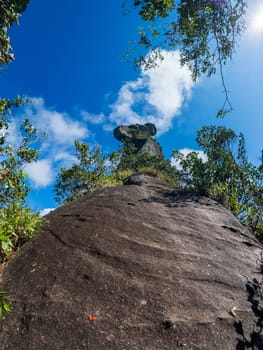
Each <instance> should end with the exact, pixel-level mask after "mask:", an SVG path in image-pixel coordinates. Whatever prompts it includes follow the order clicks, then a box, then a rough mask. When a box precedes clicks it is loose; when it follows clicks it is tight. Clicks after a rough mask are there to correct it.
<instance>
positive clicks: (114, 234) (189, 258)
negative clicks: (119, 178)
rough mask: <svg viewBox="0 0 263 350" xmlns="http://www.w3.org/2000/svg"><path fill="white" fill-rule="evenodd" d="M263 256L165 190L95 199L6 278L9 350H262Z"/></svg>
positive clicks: (234, 231) (220, 215) (51, 231)
mask: <svg viewBox="0 0 263 350" xmlns="http://www.w3.org/2000/svg"><path fill="white" fill-rule="evenodd" d="M138 184H139V186H138ZM261 249H262V247H261V245H260V244H259V243H258V241H257V240H256V239H255V238H253V236H252V235H251V233H250V232H248V231H247V229H246V228H245V227H243V226H242V225H241V224H240V223H239V221H238V220H237V219H236V218H235V217H234V216H233V215H232V214H231V213H230V212H229V211H227V210H226V209H225V208H223V207H222V206H221V205H219V204H218V203H216V202H215V201H213V200H211V199H208V198H205V197H194V196H191V195H188V194H186V193H181V192H178V191H176V190H174V189H173V188H171V187H170V186H169V185H168V184H166V183H165V182H163V181H161V180H158V179H155V178H150V177H148V176H143V175H140V176H139V175H137V176H135V177H133V178H130V181H127V185H124V186H120V187H111V188H110V187H109V188H103V189H99V190H96V191H94V192H93V193H90V194H87V195H85V196H83V197H82V198H80V199H79V200H76V201H73V202H71V203H70V204H68V205H65V206H63V207H61V208H59V209H57V210H55V211H53V212H52V213H50V214H49V215H48V216H46V218H45V223H44V225H43V227H42V229H41V230H40V232H39V233H38V234H37V236H36V237H35V238H34V239H32V240H31V241H30V242H28V243H27V244H25V245H24V247H22V248H21V250H20V251H19V252H18V253H17V255H16V256H15V257H14V258H13V259H12V260H11V261H10V262H9V263H8V264H7V266H6V267H5V268H4V272H3V276H2V281H1V285H0V290H5V291H8V293H9V295H10V304H11V306H12V308H13V310H14V311H13V313H12V314H7V313H5V314H4V317H3V318H2V320H1V321H0V348H1V350H55V349H56V350H59V349H61V350H62V349H63V350H79V349H97V350H104V349H105V350H111V349H114V350H115V349H116V350H157V349H158V350H159V349H162V350H173V349H174V350H177V349H179V350H180V349H181V350H182V349H183V350H197V349H200V350H216V349H217V350H234V349H249V348H252V346H251V344H253V346H254V347H253V349H262V348H263V347H262V344H260V341H261V340H260V339H261V338H260V332H259V330H258V328H257V326H256V323H255V321H256V322H259V318H260V312H259V311H260V310H261V309H260V304H259V303H260V301H259V299H257V300H256V296H257V292H258V290H259V286H260V271H259V270H258V267H259V266H258V265H259V262H260V252H261Z"/></svg>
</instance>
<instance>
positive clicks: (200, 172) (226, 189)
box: [173, 126, 263, 238]
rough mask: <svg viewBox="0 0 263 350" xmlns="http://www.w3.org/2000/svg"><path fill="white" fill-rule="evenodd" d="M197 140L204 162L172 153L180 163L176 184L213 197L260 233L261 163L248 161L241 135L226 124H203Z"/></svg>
mask: <svg viewBox="0 0 263 350" xmlns="http://www.w3.org/2000/svg"><path fill="white" fill-rule="evenodd" d="M197 142H198V144H199V145H200V146H201V147H202V148H203V149H204V151H205V154H206V156H207V160H206V161H204V160H203V159H201V158H200V157H198V154H197V153H196V152H191V153H189V154H188V155H187V156H186V157H185V156H184V155H183V154H181V153H180V152H178V151H174V153H173V156H174V159H175V160H176V161H177V162H179V163H180V166H181V170H179V173H178V184H179V186H181V187H183V188H186V189H187V190H190V191H194V192H195V193H197V194H200V195H206V196H209V197H212V198H214V199H215V200H217V201H218V202H220V203H222V204H223V205H224V206H226V207H227V208H229V209H230V210H231V211H232V212H233V214H234V215H236V216H237V217H238V218H239V219H240V220H241V222H243V223H244V224H246V225H248V226H249V227H251V228H252V230H253V231H254V232H256V234H257V235H258V236H261V235H262V226H263V188H262V184H263V166H262V165H260V166H258V167H257V166H254V165H253V164H251V163H250V162H248V160H247V155H246V150H245V140H244V136H243V135H242V134H240V135H239V136H237V135H236V134H235V133H234V131H233V130H231V129H227V128H225V127H216V126H206V127H203V128H202V129H201V130H200V131H199V132H198V135H197ZM262 238H263V236H262Z"/></svg>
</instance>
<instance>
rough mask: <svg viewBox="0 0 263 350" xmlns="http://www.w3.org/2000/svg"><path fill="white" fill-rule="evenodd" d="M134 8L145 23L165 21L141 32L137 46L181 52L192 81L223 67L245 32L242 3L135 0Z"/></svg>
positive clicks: (239, 0)
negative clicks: (190, 72)
mask: <svg viewBox="0 0 263 350" xmlns="http://www.w3.org/2000/svg"><path fill="white" fill-rule="evenodd" d="M133 6H134V7H135V8H137V9H138V10H139V15H140V16H141V18H142V19H143V20H144V21H148V22H149V21H151V22H154V21H157V20H160V19H165V21H164V22H162V25H161V26H158V27H156V26H151V27H150V31H149V33H148V34H146V32H145V31H140V40H141V41H140V45H141V46H143V47H146V48H147V49H149V48H150V49H151V50H152V51H153V52H154V51H155V50H157V49H160V48H165V49H168V50H171V49H180V52H181V62H182V64H187V65H188V66H189V67H190V69H191V71H192V73H193V78H194V79H196V78H197V77H198V76H199V75H200V74H203V73H206V74H208V76H210V75H211V74H213V73H215V71H216V65H217V64H218V63H219V64H225V63H226V61H227V60H228V59H229V58H231V57H232V54H233V51H234V49H235V46H236V38H237V36H238V35H239V34H240V33H241V32H242V31H243V30H244V18H243V17H244V14H245V7H246V1H244V0H237V1H227V0H198V1H196V0H187V1H186V0H178V1H174V0H141V1H137V0H134V1H133ZM142 38H144V39H143V40H142ZM149 59H150V58H149V56H148V57H145V56H142V57H140V59H139V60H137V61H136V62H135V63H136V64H138V65H143V66H145V65H147V64H148V62H149ZM150 66H151V64H150Z"/></svg>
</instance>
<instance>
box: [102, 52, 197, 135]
mask: <svg viewBox="0 0 263 350" xmlns="http://www.w3.org/2000/svg"><path fill="white" fill-rule="evenodd" d="M162 55H163V57H164V60H163V61H161V62H160V63H159V65H158V67H157V68H154V69H151V70H148V71H144V70H142V71H141V75H140V77H139V78H138V79H137V80H136V81H129V82H126V83H125V84H124V85H123V86H122V87H121V88H120V90H119V93H118V97H117V100H116V101H115V103H113V104H112V105H111V109H112V111H111V113H110V115H109V120H110V122H111V124H112V127H113V126H114V125H116V124H117V125H120V124H134V123H146V122H152V123H154V124H155V125H156V127H157V130H158V133H159V134H161V133H164V132H165V131H167V130H169V128H171V126H172V120H173V118H174V117H175V116H177V115H179V114H180V111H181V108H182V106H183V104H184V102H185V101H187V100H188V99H189V98H190V97H191V90H192V88H193V86H194V82H193V80H192V78H191V72H190V70H189V69H188V68H187V67H181V65H180V55H179V52H177V51H174V52H171V51H162ZM105 128H106V129H109V124H107V125H105Z"/></svg>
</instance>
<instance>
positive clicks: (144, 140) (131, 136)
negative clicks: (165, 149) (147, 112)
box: [113, 123, 163, 158]
mask: <svg viewBox="0 0 263 350" xmlns="http://www.w3.org/2000/svg"><path fill="white" fill-rule="evenodd" d="M156 132H157V129H156V127H155V125H154V124H152V123H146V124H144V125H142V124H131V125H120V126H118V127H117V128H115V129H114V132H113V134H114V137H115V138H116V139H117V140H118V141H121V142H123V143H127V142H130V143H131V144H133V146H134V147H135V151H136V153H138V154H140V153H148V154H150V155H152V156H157V157H160V158H163V154H162V150H161V147H160V146H159V144H158V143H157V142H156V141H155V140H154V139H153V136H154V135H155V134H156Z"/></svg>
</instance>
